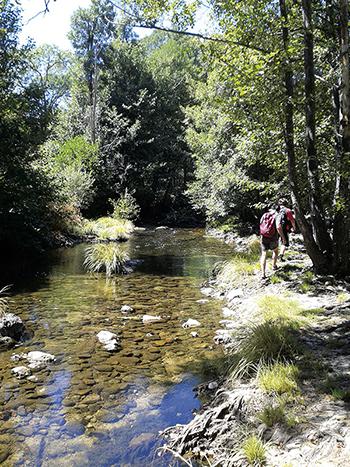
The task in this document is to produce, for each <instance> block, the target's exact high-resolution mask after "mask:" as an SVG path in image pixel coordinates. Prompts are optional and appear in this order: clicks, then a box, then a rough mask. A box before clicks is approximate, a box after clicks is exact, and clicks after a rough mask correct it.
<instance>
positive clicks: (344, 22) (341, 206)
mask: <svg viewBox="0 0 350 467" xmlns="http://www.w3.org/2000/svg"><path fill="white" fill-rule="evenodd" d="M339 8H340V42H341V44H340V45H341V54H340V68H341V95H340V129H341V138H342V153H341V159H340V164H339V173H340V177H339V192H338V196H337V199H336V203H335V216H334V230H333V240H334V270H335V272H337V273H338V274H340V275H342V276H344V275H349V274H350V196H349V195H350V188H349V184H350V72H349V66H350V63H349V29H348V24H349V2H348V0H339Z"/></svg>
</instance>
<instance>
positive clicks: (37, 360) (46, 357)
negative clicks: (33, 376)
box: [11, 350, 56, 370]
mask: <svg viewBox="0 0 350 467" xmlns="http://www.w3.org/2000/svg"><path fill="white" fill-rule="evenodd" d="M11 360H12V361H13V362H19V361H20V360H27V362H28V363H29V365H28V366H29V368H31V369H32V370H41V369H42V368H45V367H46V366H47V364H48V363H52V362H55V361H56V357H55V356H54V355H52V354H50V353H47V352H41V351H40V350H33V351H31V352H28V353H22V354H14V355H12V357H11Z"/></svg>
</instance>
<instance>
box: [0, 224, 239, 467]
mask: <svg viewBox="0 0 350 467" xmlns="http://www.w3.org/2000/svg"><path fill="white" fill-rule="evenodd" d="M123 248H125V249H127V251H128V254H129V256H130V258H131V259H132V261H133V268H134V272H133V273H131V274H128V275H125V276H118V277H117V278H115V279H110V280H106V278H105V276H104V275H103V274H89V273H86V271H85V270H84V267H83V260H84V251H85V249H86V245H78V246H76V247H74V248H71V249H65V250H60V251H57V252H55V253H54V254H52V256H51V259H50V272H49V273H48V274H47V275H46V276H45V277H41V278H39V279H38V278H36V279H35V280H34V279H33V282H32V283H30V284H29V283H27V284H26V287H23V288H22V289H21V290H18V291H16V293H15V294H14V296H13V297H12V298H11V303H10V311H11V312H13V313H15V314H18V315H19V316H20V317H21V318H22V319H23V321H24V322H25V323H26V326H27V327H28V329H29V330H30V331H31V332H32V336H33V337H32V338H31V339H30V340H28V341H27V342H25V344H24V345H22V346H20V347H19V348H17V349H12V350H11V351H7V352H2V353H0V381H1V393H0V403H1V405H2V410H1V423H0V462H2V463H3V465H9V466H10V465H11V466H12V465H28V466H41V465H43V466H49V465H59V466H70V467H71V466H86V465H89V466H90V465H93V466H129V465H130V466H149V465H156V466H163V465H169V458H166V457H160V456H159V454H158V450H157V449H158V447H159V446H160V445H161V443H162V441H161V440H160V439H159V438H158V432H159V430H162V429H164V428H166V427H167V426H170V425H173V424H176V423H186V422H188V421H189V420H190V419H191V417H192V416H193V414H192V412H193V410H195V409H198V408H199V406H200V400H199V399H198V398H196V397H195V395H194V392H193V388H194V387H195V386H196V385H198V384H199V383H201V382H205V381H210V380H211V379H213V378H215V375H216V373H217V372H218V371H219V370H220V365H222V361H223V355H222V354H221V351H220V349H219V348H218V347H216V346H215V345H214V343H213V336H214V333H215V330H216V329H217V328H218V323H219V321H220V319H221V307H222V302H219V301H215V300H213V299H210V300H209V301H208V302H206V303H200V302H198V300H201V299H203V298H205V297H204V296H203V295H201V293H200V290H199V286H200V284H201V282H203V280H204V279H206V278H207V277H208V274H209V272H210V270H211V269H212V267H213V265H214V264H215V263H216V262H217V261H219V260H222V259H224V258H227V257H228V256H229V254H230V253H231V251H232V247H230V246H228V245H225V244H224V243H223V242H220V241H218V240H215V239H213V238H205V237H204V236H203V231H202V230H188V229H177V230H172V229H168V230H157V231H154V230H146V231H144V232H137V233H135V234H134V235H133V237H132V239H131V240H129V241H128V242H126V243H125V244H124V246H123ZM33 277H34V275H33ZM122 305H130V306H131V307H133V308H134V309H135V313H133V314H125V313H121V311H120V308H121V307H122ZM144 314H148V315H160V316H161V318H162V320H161V321H160V322H156V323H151V324H143V323H142V316H143V315H144ZM189 318H193V319H197V320H198V321H200V323H201V327H199V328H197V329H196V331H197V332H198V334H199V337H196V338H193V337H191V332H192V331H193V329H183V328H182V324H183V322H185V321H186V320H187V319H189ZM101 330H108V331H112V332H115V333H117V334H118V335H119V336H120V339H121V345H122V347H121V350H120V351H118V352H113V353H111V352H108V351H106V350H104V348H103V346H102V345H101V344H100V343H99V341H98V340H97V338H96V334H97V333H98V332H99V331H101ZM30 350H42V351H45V352H49V353H51V354H54V355H55V356H56V359H57V361H56V362H55V363H52V364H50V365H49V366H48V368H47V369H45V370H41V371H39V372H37V373H35V375H36V376H37V381H36V382H30V381H28V380H17V379H16V378H15V377H14V376H12V375H11V369H12V368H13V367H15V366H18V365H19V363H15V362H13V361H11V359H10V357H11V355H13V354H14V353H20V352H28V351H30Z"/></svg>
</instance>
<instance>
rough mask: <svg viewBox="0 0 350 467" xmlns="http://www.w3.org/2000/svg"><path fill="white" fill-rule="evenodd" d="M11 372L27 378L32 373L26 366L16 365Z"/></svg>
mask: <svg viewBox="0 0 350 467" xmlns="http://www.w3.org/2000/svg"><path fill="white" fill-rule="evenodd" d="M11 373H12V374H13V375H14V376H16V378H18V379H23V378H26V377H27V376H30V375H31V374H32V373H31V371H30V369H29V368H27V367H26V366H16V368H12V370H11Z"/></svg>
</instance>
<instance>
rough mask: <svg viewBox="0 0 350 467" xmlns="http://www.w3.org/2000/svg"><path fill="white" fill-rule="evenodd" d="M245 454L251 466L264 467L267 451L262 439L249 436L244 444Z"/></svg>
mask: <svg viewBox="0 0 350 467" xmlns="http://www.w3.org/2000/svg"><path fill="white" fill-rule="evenodd" d="M242 448H243V453H244V455H245V457H246V459H247V461H248V463H249V464H250V465H255V466H257V465H263V464H264V463H265V461H266V450H265V446H264V445H263V443H262V441H261V439H259V438H258V437H257V436H249V438H247V439H246V440H245V441H244V443H243V446H242Z"/></svg>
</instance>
